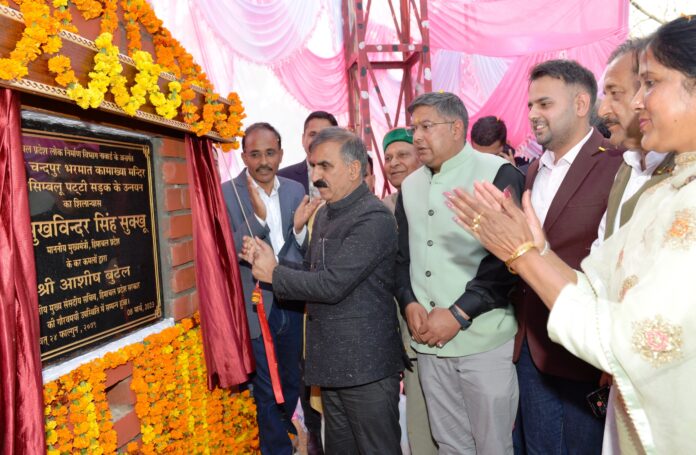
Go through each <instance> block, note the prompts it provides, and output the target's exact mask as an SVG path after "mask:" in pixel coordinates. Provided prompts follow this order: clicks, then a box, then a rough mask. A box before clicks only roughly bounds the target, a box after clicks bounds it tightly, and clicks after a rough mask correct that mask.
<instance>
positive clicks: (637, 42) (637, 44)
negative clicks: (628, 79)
mask: <svg viewBox="0 0 696 455" xmlns="http://www.w3.org/2000/svg"><path fill="white" fill-rule="evenodd" d="M647 45H648V39H647V38H631V39H628V40H626V41H624V42H623V43H621V44H619V46H618V47H617V48H616V49H614V51H613V52H612V53H611V55H610V56H609V59H607V65H609V64H610V63H612V62H613V61H614V60H616V59H618V58H619V57H623V56H624V55H626V54H632V56H633V57H632V61H631V69H632V70H633V73H634V74H638V61H639V60H640V54H641V53H642V52H643V51H644V50H645V48H646V47H647Z"/></svg>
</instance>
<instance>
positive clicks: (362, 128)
mask: <svg viewBox="0 0 696 455" xmlns="http://www.w3.org/2000/svg"><path fill="white" fill-rule="evenodd" d="M377 1H379V2H384V1H385V0H377ZM386 1H387V2H388V5H389V10H390V11H391V16H392V19H393V21H394V27H395V30H396V36H397V37H398V40H399V42H398V43H366V42H365V38H366V36H365V35H366V31H367V28H368V21H369V18H370V10H371V7H372V1H371V0H367V2H366V3H364V2H363V1H361V0H343V38H344V43H345V44H344V45H345V56H346V72H347V76H348V77H347V80H348V113H349V123H350V127H351V128H353V130H354V131H355V132H356V134H358V135H359V136H360V137H361V138H362V139H363V141H364V142H365V145H366V146H367V149H368V150H373V151H374V152H373V154H374V155H375V156H376V157H377V161H378V163H379V169H380V172H381V174H382V176H383V177H384V186H383V188H382V195H384V194H385V193H388V192H389V191H390V189H389V184H388V183H387V179H386V176H385V175H384V160H383V150H381V147H379V146H378V143H377V140H376V138H375V137H374V134H373V130H372V124H371V121H370V118H371V115H384V116H385V119H386V124H387V127H388V129H390V130H391V129H392V128H395V127H397V126H399V120H400V119H402V118H405V122H406V124H408V123H409V117H408V115H406V116H403V115H402V109H403V110H405V109H406V107H408V105H409V104H410V103H411V101H412V100H413V98H414V97H415V95H416V90H418V91H419V92H420V91H423V92H430V91H431V90H432V82H431V70H430V40H429V30H428V8H427V0H399V1H398V2H394V1H393V0H386ZM394 3H398V5H397V6H398V8H399V9H398V11H397V10H396V9H395V8H394ZM414 22H415V26H416V27H417V29H418V31H419V32H420V37H421V41H420V42H419V43H416V42H414V40H413V37H412V30H411V27H412V25H414V24H413V23H414ZM398 56H400V58H399V57H398ZM386 70H401V72H402V75H403V78H402V80H401V87H400V90H399V96H398V99H397V101H396V107H395V108H394V109H393V110H392V109H390V107H393V106H388V105H387V104H386V101H385V99H384V97H383V96H382V92H381V90H380V88H379V84H378V81H377V78H376V77H375V72H376V71H386ZM370 82H371V84H370ZM371 87H372V88H373V90H372V91H371V90H370V88H371ZM372 93H374V94H376V96H377V97H378V98H379V102H380V104H381V105H382V112H381V113H374V114H372V113H371V112H370V99H369V98H370V96H373V95H372ZM389 112H394V116H393V117H392V116H391V115H390V114H389ZM375 171H377V169H375Z"/></svg>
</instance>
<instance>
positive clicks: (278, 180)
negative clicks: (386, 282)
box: [222, 123, 318, 455]
mask: <svg viewBox="0 0 696 455" xmlns="http://www.w3.org/2000/svg"><path fill="white" fill-rule="evenodd" d="M282 158H283V149H282V147H281V139H280V134H278V131H276V129H275V128H274V127H273V126H272V125H270V124H268V123H254V124H253V125H250V126H249V127H248V128H247V129H246V134H245V136H244V138H243V139H242V160H243V161H244V164H245V165H246V169H245V170H243V171H242V172H241V173H240V174H239V176H237V177H236V178H235V179H234V180H233V181H231V182H226V183H224V184H223V185H222V191H223V195H224V198H225V203H226V205H227V214H228V216H229V219H230V226H231V227H232V231H233V235H234V243H235V245H236V247H237V249H238V250H240V251H241V248H242V244H243V242H242V237H243V236H245V235H251V236H254V237H258V238H259V239H262V240H263V241H265V242H266V243H268V244H269V245H271V246H272V248H273V253H274V254H275V256H276V257H277V258H280V259H284V260H287V261H292V262H302V257H303V253H302V251H301V247H300V245H302V243H303V242H304V240H305V237H306V232H307V229H306V228H305V226H304V225H305V223H306V222H307V219H308V218H309V215H310V214H311V213H312V212H313V211H314V209H315V208H316V206H317V204H318V201H316V202H313V203H309V202H308V200H307V199H308V198H306V197H305V195H304V188H303V187H302V185H300V184H299V183H297V182H294V181H292V180H290V179H286V178H284V177H277V176H276V173H277V172H278V166H279V165H280V162H281V160H282ZM233 185H234V186H233ZM303 198H304V199H303ZM239 270H240V275H241V281H242V288H243V293H244V301H245V303H246V314H247V322H248V324H249V334H250V337H251V346H252V350H253V353H254V359H255V361H256V374H255V375H254V377H253V378H252V384H253V386H254V389H253V393H254V401H255V402H256V407H257V421H258V426H259V442H260V449H261V453H262V454H263V455H277V454H286V455H291V454H292V453H293V446H292V441H291V440H290V438H289V437H288V432H292V433H295V432H296V430H295V428H294V426H293V424H292V422H291V418H292V415H293V413H294V411H295V407H296V406H297V400H298V397H299V391H300V353H301V342H302V316H303V311H304V302H292V301H280V300H279V299H276V298H275V295H274V293H273V288H272V287H271V286H270V285H269V284H265V283H264V284H261V290H262V293H263V304H264V309H265V312H266V317H267V318H268V325H269V328H270V331H271V335H272V338H273V343H274V344H275V351H276V357H277V360H278V372H279V374H280V380H281V384H282V389H283V396H284V398H285V403H284V404H283V405H278V404H277V403H276V400H275V396H274V393H273V388H272V385H271V378H270V371H269V366H268V361H267V357H266V356H267V353H266V348H265V345H264V340H263V337H262V336H261V329H260V326H259V319H258V313H257V309H256V308H255V307H254V306H253V305H252V302H251V294H252V292H253V290H254V288H255V286H256V280H254V277H253V276H252V273H251V264H249V263H248V262H246V261H240V267H239Z"/></svg>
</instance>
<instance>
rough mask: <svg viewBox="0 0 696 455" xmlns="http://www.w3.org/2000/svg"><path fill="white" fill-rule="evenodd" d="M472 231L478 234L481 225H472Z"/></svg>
mask: <svg viewBox="0 0 696 455" xmlns="http://www.w3.org/2000/svg"><path fill="white" fill-rule="evenodd" d="M471 230H472V231H474V232H476V233H478V230H479V225H478V223H476V224H472V225H471Z"/></svg>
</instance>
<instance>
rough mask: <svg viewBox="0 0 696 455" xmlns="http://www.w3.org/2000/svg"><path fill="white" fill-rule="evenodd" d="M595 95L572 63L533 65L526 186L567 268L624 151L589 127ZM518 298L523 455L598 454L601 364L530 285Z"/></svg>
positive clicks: (592, 229)
mask: <svg viewBox="0 0 696 455" xmlns="http://www.w3.org/2000/svg"><path fill="white" fill-rule="evenodd" d="M596 96H597V83H596V81H595V78H594V76H593V74H592V73H591V72H590V71H589V70H587V69H586V68H584V67H582V66H580V65H579V64H578V63H577V62H574V61H569V60H551V61H547V62H544V63H541V64H539V65H537V66H536V67H534V68H533V69H532V71H531V74H530V85H529V102H528V107H529V120H530V123H531V126H532V130H533V132H534V135H535V137H536V140H537V142H538V143H539V144H541V145H542V146H543V147H544V149H545V152H544V153H543V154H542V156H541V157H540V158H539V159H538V160H537V161H535V162H534V163H532V164H531V165H530V167H529V171H528V174H527V179H526V188H527V189H532V205H533V207H534V210H535V212H536V213H537V216H538V217H539V219H540V221H541V222H542V223H543V226H544V230H545V232H546V236H547V239H548V242H549V246H550V247H551V248H552V249H553V251H554V252H556V253H557V254H558V256H560V258H561V259H563V260H564V261H565V262H566V263H567V264H568V265H570V266H571V267H574V268H579V265H580V262H581V261H582V259H584V258H585V257H586V256H587V255H588V254H589V251H590V246H591V245H592V242H593V241H594V240H595V238H596V237H597V226H598V224H599V222H600V219H601V218H602V215H603V213H604V211H605V209H606V206H607V198H608V196H609V190H610V188H611V184H612V181H613V180H614V175H615V174H616V171H617V169H618V167H619V165H620V164H621V151H620V150H616V149H615V148H614V147H612V146H611V145H610V144H609V142H608V141H606V140H605V139H604V138H603V137H602V135H601V134H599V132H597V131H595V130H594V129H593V128H592V127H591V126H590V117H591V115H592V109H593V106H594V105H595V100H596ZM515 305H516V308H515V310H516V314H517V320H518V323H519V330H518V333H517V337H516V339H515V355H514V360H515V361H516V362H517V374H518V379H519V386H520V409H519V419H518V425H516V433H517V434H516V436H517V442H518V443H521V444H523V445H524V447H525V448H526V451H527V452H528V453H530V454H549V455H551V454H559V455H560V454H599V453H601V449H602V433H603V428H604V420H603V419H600V418H598V417H596V416H594V415H593V413H592V411H591V409H590V407H589V404H588V402H587V400H586V396H587V394H589V393H591V392H593V391H594V390H596V389H597V388H599V386H600V384H599V380H600V375H601V373H600V371H599V370H596V369H594V368H593V367H592V366H590V365H589V364H587V363H585V362H583V361H582V360H580V359H578V358H576V357H574V356H573V355H572V354H570V353H569V352H568V351H566V350H565V349H564V348H563V347H561V346H560V345H558V344H555V343H553V342H552V341H551V340H550V339H549V337H548V334H547V331H546V323H547V321H548V316H549V312H548V310H547V309H546V306H544V304H543V303H542V301H541V300H540V299H539V297H538V296H537V295H536V294H535V293H534V291H532V289H531V288H529V287H528V286H526V285H524V284H522V285H520V288H519V289H518V292H517V295H516V296H515Z"/></svg>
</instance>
